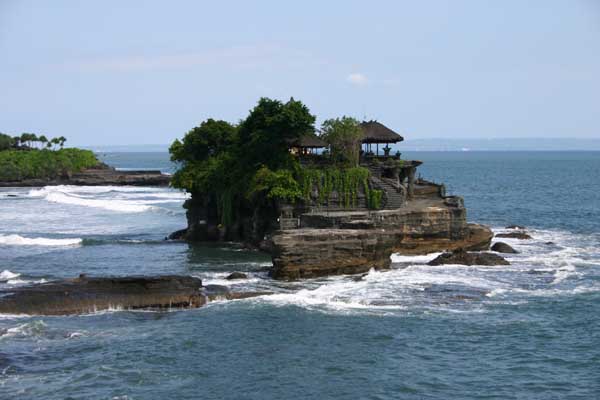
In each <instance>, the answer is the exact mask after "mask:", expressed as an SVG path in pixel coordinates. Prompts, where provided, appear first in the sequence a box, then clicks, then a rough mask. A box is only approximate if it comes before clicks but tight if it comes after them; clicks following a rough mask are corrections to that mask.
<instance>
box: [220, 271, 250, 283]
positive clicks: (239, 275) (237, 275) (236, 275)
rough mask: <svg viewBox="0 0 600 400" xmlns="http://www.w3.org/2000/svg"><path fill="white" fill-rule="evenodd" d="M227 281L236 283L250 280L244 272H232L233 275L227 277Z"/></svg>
mask: <svg viewBox="0 0 600 400" xmlns="http://www.w3.org/2000/svg"><path fill="white" fill-rule="evenodd" d="M225 279H227V280H229V281H234V280H237V279H248V275H246V274H245V273H243V272H238V271H236V272H232V273H231V274H229V275H227V277H225Z"/></svg>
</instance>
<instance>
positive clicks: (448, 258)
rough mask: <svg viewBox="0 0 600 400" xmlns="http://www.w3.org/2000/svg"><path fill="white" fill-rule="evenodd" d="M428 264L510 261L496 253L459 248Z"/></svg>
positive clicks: (498, 262)
mask: <svg viewBox="0 0 600 400" xmlns="http://www.w3.org/2000/svg"><path fill="white" fill-rule="evenodd" d="M427 264H428V265H444V264H460V265H510V263H509V262H508V261H506V260H505V259H504V258H502V257H501V256H499V255H498V254H494V253H475V252H467V251H465V250H464V249H457V250H454V251H452V252H448V253H444V254H441V255H439V256H438V257H436V258H434V259H433V260H431V261H430V262H428V263H427Z"/></svg>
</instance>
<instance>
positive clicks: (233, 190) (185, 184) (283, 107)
mask: <svg viewBox="0 0 600 400" xmlns="http://www.w3.org/2000/svg"><path fill="white" fill-rule="evenodd" d="M314 122H315V117H314V116H313V115H312V114H311V113H310V111H309V110H308V108H307V107H306V106H305V105H304V104H302V103H301V102H299V101H296V100H294V99H290V100H289V101H288V102H286V103H283V102H281V101H278V100H272V99H268V98H261V99H260V100H259V102H258V104H257V105H256V107H254V108H253V109H252V110H251V111H250V114H249V115H248V116H247V117H246V118H245V119H244V120H242V121H241V122H240V123H239V124H238V125H232V124H230V123H228V122H226V121H215V120H213V119H209V120H206V121H204V122H203V123H202V124H201V125H200V126H199V127H196V128H194V129H192V130H191V131H189V132H188V133H187V134H186V135H185V136H184V138H183V140H182V141H180V140H175V142H173V144H172V145H171V148H170V149H169V150H170V152H171V159H172V160H173V161H175V162H177V163H178V164H179V169H178V170H177V172H176V173H175V174H174V176H173V186H175V187H178V188H182V189H186V190H187V191H189V192H191V193H192V195H193V194H194V193H203V194H206V195H209V196H211V197H212V198H214V199H215V200H216V201H217V203H218V208H219V214H220V217H221V219H222V221H223V223H228V222H231V220H232V219H233V218H234V217H235V216H234V215H233V209H240V208H243V207H242V205H243V204H245V203H247V202H248V201H249V200H250V201H255V202H261V201H263V200H264V199H267V200H268V199H272V198H273V197H275V196H276V191H273V192H272V193H271V194H270V195H269V194H267V195H266V196H258V195H257V194H258V193H259V192H262V190H259V189H258V187H262V188H263V189H264V190H265V191H267V192H271V190H270V189H267V186H265V185H271V184H273V182H275V181H274V180H273V179H275V180H277V178H273V177H270V176H268V175H269V172H270V171H278V170H287V171H294V170H295V169H296V168H297V161H296V160H295V159H294V157H293V156H292V155H291V154H290V153H289V151H288V143H289V142H290V141H293V140H295V139H297V138H299V137H300V136H302V135H304V134H306V133H307V132H312V131H313V130H314ZM267 171H269V172H267ZM284 175H285V174H284ZM282 179H285V176H284V177H283V178H282ZM260 185H262V186H260ZM286 196H287V195H286V194H284V193H279V195H277V197H286Z"/></svg>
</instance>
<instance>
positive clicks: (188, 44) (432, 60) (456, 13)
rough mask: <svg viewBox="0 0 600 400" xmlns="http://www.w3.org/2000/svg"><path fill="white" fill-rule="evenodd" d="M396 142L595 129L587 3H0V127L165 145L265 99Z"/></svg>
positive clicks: (598, 56) (594, 41)
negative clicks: (364, 126)
mask: <svg viewBox="0 0 600 400" xmlns="http://www.w3.org/2000/svg"><path fill="white" fill-rule="evenodd" d="M262 96H266V97H271V98H277V99H280V100H284V101H285V100H288V99H289V98H290V97H292V96H293V97H294V98H295V99H296V100H301V101H302V102H304V103H305V104H306V105H307V106H308V107H309V108H310V110H311V112H312V113H313V114H316V115H317V116H318V122H319V123H320V122H322V121H323V120H324V119H327V118H333V117H338V116H342V115H349V116H353V117H355V118H358V119H377V120H379V121H380V122H382V123H384V124H385V125H387V126H389V127H390V128H392V129H394V130H395V131H397V132H398V133H401V134H402V135H404V137H405V138H409V139H424V138H438V137H439V138H463V137H464V138H514V137H518V138H557V137H580V138H599V137H600V0H562V1H554V0H544V1H535V0H533V1H521V0H516V1H511V0H503V1H486V0H472V1H466V0H448V1H442V0H424V1H377V0H371V1H368V2H367V1H334V0H332V1H312V0H304V1H296V2H288V1H280V0H279V1H260V0H257V1H252V2H250V1H113V0H102V1H95V2H92V1H74V0H73V1H64V0H53V1H43V0H39V1H28V0H0V132H4V133H10V134H20V133H22V132H34V133H38V134H44V135H46V136H60V135H62V136H65V137H67V138H68V143H69V144H71V145H115V144H166V143H170V142H172V141H173V140H174V139H175V138H177V137H181V136H183V135H184V134H185V132H186V131H188V130H189V129H191V128H192V127H194V126H197V125H198V124H199V123H200V122H201V121H202V120H204V119H206V118H209V117H212V118H217V119H225V120H228V121H231V122H238V121H239V120H240V119H242V118H244V117H245V116H246V115H247V113H248V111H249V110H250V109H251V108H252V107H253V106H254V105H255V104H256V102H257V100H258V99H259V98H260V97H262Z"/></svg>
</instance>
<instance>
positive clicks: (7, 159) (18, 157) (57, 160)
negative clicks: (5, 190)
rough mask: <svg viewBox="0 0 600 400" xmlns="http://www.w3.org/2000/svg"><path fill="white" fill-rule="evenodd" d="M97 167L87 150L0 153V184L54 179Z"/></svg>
mask: <svg viewBox="0 0 600 400" xmlns="http://www.w3.org/2000/svg"><path fill="white" fill-rule="evenodd" d="M96 165H98V159H97V158H96V156H95V155H94V153H93V152H92V151H90V150H82V149H75V148H68V149H60V150H56V151H52V150H48V149H44V150H29V151H22V150H5V151H0V180H2V181H20V180H23V179H54V178H57V177H60V176H64V175H68V174H72V173H75V172H79V171H81V170H82V169H85V168H90V167H93V166H96Z"/></svg>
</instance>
